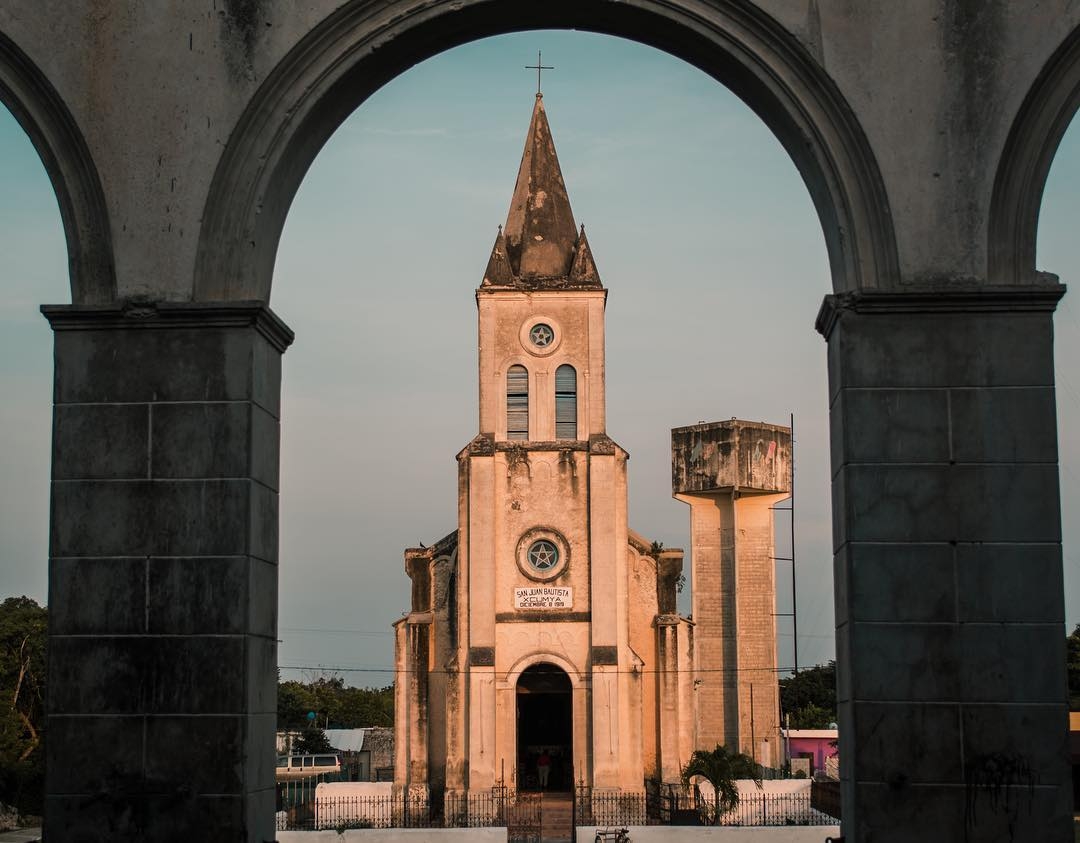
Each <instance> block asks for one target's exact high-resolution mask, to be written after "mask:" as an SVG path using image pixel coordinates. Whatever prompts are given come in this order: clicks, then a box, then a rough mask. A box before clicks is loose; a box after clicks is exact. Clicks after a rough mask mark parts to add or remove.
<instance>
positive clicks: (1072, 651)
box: [1065, 623, 1080, 711]
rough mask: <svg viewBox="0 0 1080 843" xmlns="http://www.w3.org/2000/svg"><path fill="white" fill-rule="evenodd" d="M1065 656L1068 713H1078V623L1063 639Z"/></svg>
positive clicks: (1079, 643) (1079, 670)
mask: <svg viewBox="0 0 1080 843" xmlns="http://www.w3.org/2000/svg"><path fill="white" fill-rule="evenodd" d="M1065 656H1066V662H1065V664H1066V667H1067V669H1068V675H1069V711H1080V623H1078V624H1077V625H1076V629H1074V630H1073V631H1072V635H1070V636H1069V637H1068V638H1066V639H1065Z"/></svg>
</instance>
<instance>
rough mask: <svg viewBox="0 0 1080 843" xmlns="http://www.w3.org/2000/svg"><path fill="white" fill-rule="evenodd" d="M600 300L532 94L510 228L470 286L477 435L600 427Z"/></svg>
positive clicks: (584, 432)
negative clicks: (475, 323)
mask: <svg viewBox="0 0 1080 843" xmlns="http://www.w3.org/2000/svg"><path fill="white" fill-rule="evenodd" d="M606 299H607V290H605V289H604V287H603V285H602V284H601V283H600V276H599V274H598V273H597V271H596V264H595V263H594V261H593V256H592V251H591V250H590V248H589V241H588V239H587V238H586V236H585V228H584V226H582V227H581V229H580V230H579V229H578V228H577V226H576V225H575V223H574V214H573V211H571V209H570V199H569V197H568V196H567V192H566V186H565V184H564V183H563V177H562V171H561V169H560V168H559V159H558V157H557V156H556V154H555V145H554V143H553V142H552V139H551V129H550V127H549V126H548V120H547V115H546V114H545V113H544V100H543V96H542V95H541V94H537V95H536V103H535V105H534V106H533V113H532V120H531V121H530V123H529V133H528V136H527V137H526V141H525V151H524V152H523V154H522V156H521V167H520V169H519V171H518V177H517V183H516V184H515V186H514V195H513V199H512V200H511V203H510V211H509V213H508V214H507V217H506V226H505V228H504V227H500V229H499V234H498V236H497V237H496V238H495V245H494V246H493V247H492V250H491V257H490V258H489V259H488V264H487V269H486V271H485V272H484V280H483V281H482V283H481V284H480V288H479V289H478V290H477V291H476V303H477V308H478V310H479V338H478V339H479V350H480V355H479V356H480V430H481V432H482V434H487V435H490V436H493V437H494V440H495V441H496V442H507V441H510V442H515V441H520V442H534V443H535V442H566V441H588V440H589V438H590V436H592V435H594V434H603V433H604V432H605V417H604V415H605V414H604V306H605V302H606Z"/></svg>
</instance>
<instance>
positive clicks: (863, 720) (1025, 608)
mask: <svg viewBox="0 0 1080 843" xmlns="http://www.w3.org/2000/svg"><path fill="white" fill-rule="evenodd" d="M1062 292H1063V288H1062V287H1058V286H1047V287H1026V288H1019V289H1016V288H1014V289H1002V288H984V289H982V290H974V291H953V292H941V293H929V292H907V293H892V292H874V291H865V292H861V293H849V294H844V295H841V296H829V297H827V298H826V300H825V304H824V305H823V307H822V311H821V313H820V314H819V317H818V328H819V330H820V331H821V332H822V334H824V336H825V338H826V339H827V340H828V345H829V355H828V356H829V384H830V388H829V394H830V405H831V410H830V417H831V425H832V469H833V518H834V545H835V586H836V636H837V664H838V671H839V672H838V682H837V684H838V695H837V696H838V700H839V707H840V710H839V717H840V721H839V725H840V736H841V737H840V741H841V746H840V767H841V779H842V785H841V787H842V794H843V812H844V823H843V825H844V838H845V840H847V841H849V843H867V841H875V843H876V842H877V841H884V840H891V839H894V837H893V836H891V835H892V834H895V833H900V834H901V836H902V837H903V839H904V840H910V839H915V838H918V839H926V840H930V839H933V840H950V841H951V840H965V841H970V843H976V841H990V840H1003V839H1013V840H1039V841H1048V843H1051V842H1054V841H1057V842H1059V843H1064V842H1065V841H1069V840H1071V839H1072V834H1073V832H1072V812H1071V789H1070V787H1069V781H1070V777H1069V767H1068V764H1067V758H1068V755H1067V746H1066V739H1067V715H1066V705H1065V696H1066V691H1065V672H1064V670H1063V668H1062V665H1063V663H1064V639H1065V629H1064V614H1063V613H1064V606H1063V591H1062V570H1061V528H1060V517H1059V512H1060V508H1059V497H1058V476H1057V443H1056V426H1055V413H1054V370H1053V328H1052V323H1051V314H1052V311H1053V309H1054V307H1055V304H1056V302H1057V300H1058V298H1060V296H1061V294H1062ZM890 829H892V830H897V829H900V830H902V831H901V832H895V831H894V832H890ZM895 839H900V838H895Z"/></svg>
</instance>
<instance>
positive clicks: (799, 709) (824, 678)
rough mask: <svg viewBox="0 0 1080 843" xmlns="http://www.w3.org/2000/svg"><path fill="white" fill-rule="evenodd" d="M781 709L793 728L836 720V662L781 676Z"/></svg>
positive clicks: (815, 726) (819, 725) (819, 726)
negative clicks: (784, 676)
mask: <svg viewBox="0 0 1080 843" xmlns="http://www.w3.org/2000/svg"><path fill="white" fill-rule="evenodd" d="M780 709H781V711H783V713H784V714H785V715H790V716H791V728H792V729H826V728H828V726H829V724H830V723H835V722H836V662H834V661H831V662H829V663H828V664H819V665H815V666H814V667H810V668H807V669H806V670H801V671H799V673H798V674H796V675H795V676H789V677H787V678H786V679H781V680H780Z"/></svg>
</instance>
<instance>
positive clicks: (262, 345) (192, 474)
mask: <svg viewBox="0 0 1080 843" xmlns="http://www.w3.org/2000/svg"><path fill="white" fill-rule="evenodd" d="M42 310H43V312H44V313H45V316H46V317H47V318H48V319H49V321H50V323H51V324H52V327H53V330H54V332H55V366H56V375H55V391H54V404H55V406H54V413H53V469H52V516H51V531H50V542H49V556H50V559H49V695H48V704H47V714H48V726H47V729H48V741H47V752H48V756H47V797H46V798H47V804H46V820H45V822H46V828H45V833H46V835H47V838H48V840H49V841H50V843H63V841H67V840H71V841H79V843H86V842H87V841H99V840H100V841H114V842H115V841H159V840H177V839H189V840H215V841H237V842H238V843H239V841H246V843H256V841H258V843H261V841H265V840H272V839H273V837H274V824H273V817H274V731H275V728H276V719H277V718H276V691H277V687H276V675H277V674H276V667H277V648H276V643H275V642H276V633H277V554H278V531H277V523H278V522H277V518H278V509H277V506H278V496H277V489H278V415H279V397H280V379H281V354H282V352H283V351H284V350H285V348H286V347H287V346H288V345H289V343H290V342H291V341H292V333H291V332H290V331H289V329H288V328H287V327H285V325H284V324H282V323H281V322H280V321H279V320H278V319H277V317H276V316H274V315H273V313H271V312H270V310H268V309H267V308H266V307H265V306H263V305H261V304H258V303H236V304H220V305H194V304H157V305H140V306H131V305H128V306H125V307H120V306H115V307H112V306H109V307H96V308H94V307H78V306H55V307H53V306H47V307H44V308H42Z"/></svg>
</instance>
